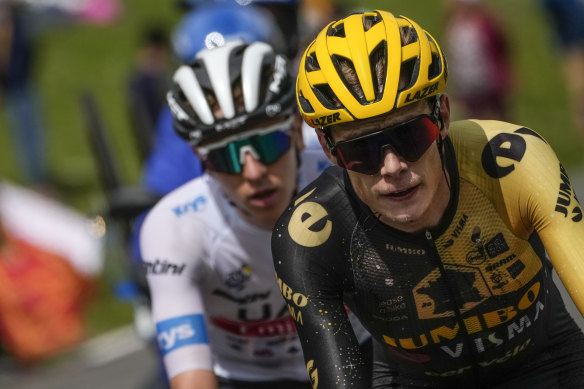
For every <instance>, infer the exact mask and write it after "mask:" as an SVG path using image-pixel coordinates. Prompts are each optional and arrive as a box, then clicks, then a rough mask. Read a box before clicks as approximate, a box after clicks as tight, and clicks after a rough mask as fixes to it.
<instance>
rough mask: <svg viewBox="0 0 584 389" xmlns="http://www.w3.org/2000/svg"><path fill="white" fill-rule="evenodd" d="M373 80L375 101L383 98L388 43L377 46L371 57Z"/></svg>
mask: <svg viewBox="0 0 584 389" xmlns="http://www.w3.org/2000/svg"><path fill="white" fill-rule="evenodd" d="M370 62H371V76H372V77H371V78H372V80H373V83H374V85H375V101H379V100H381V98H382V97H383V89H384V87H385V78H386V75H387V71H386V70H387V69H386V68H387V43H386V42H385V41H383V42H381V43H380V44H379V45H377V47H376V48H374V49H373V51H372V52H371V55H370Z"/></svg>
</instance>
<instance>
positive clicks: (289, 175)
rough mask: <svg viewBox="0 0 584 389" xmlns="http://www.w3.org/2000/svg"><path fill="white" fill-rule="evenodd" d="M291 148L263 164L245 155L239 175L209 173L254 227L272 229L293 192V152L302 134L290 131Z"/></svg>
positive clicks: (294, 168)
mask: <svg viewBox="0 0 584 389" xmlns="http://www.w3.org/2000/svg"><path fill="white" fill-rule="evenodd" d="M290 136H291V138H292V139H291V146H290V148H289V149H288V151H286V152H285V153H284V154H283V155H282V156H281V157H280V158H278V159H277V160H276V161H275V162H273V163H271V164H269V165H266V164H263V163H262V162H260V161H258V160H256V159H255V158H254V156H253V155H252V154H251V153H246V155H245V157H244V164H243V168H242V171H241V173H239V174H226V173H220V172H215V171H209V174H210V175H211V176H212V177H214V178H215V179H216V180H217V181H219V183H220V184H221V187H222V188H223V191H224V193H225V195H226V196H227V197H228V198H229V200H230V201H231V202H232V203H233V204H234V205H235V207H236V209H237V211H238V212H239V214H240V215H241V216H242V217H243V219H244V220H246V221H247V222H249V223H250V224H253V225H255V226H256V227H259V228H262V229H266V230H271V229H272V228H273V227H274V225H275V224H276V221H277V220H278V218H279V217H280V215H281V214H282V213H283V212H284V210H285V209H286V206H287V205H288V203H289V202H290V200H291V199H292V196H293V195H294V192H295V190H296V184H297V176H298V174H297V172H298V161H297V158H296V153H297V151H298V150H300V149H301V148H302V147H303V143H302V136H301V133H300V132H299V131H297V130H290Z"/></svg>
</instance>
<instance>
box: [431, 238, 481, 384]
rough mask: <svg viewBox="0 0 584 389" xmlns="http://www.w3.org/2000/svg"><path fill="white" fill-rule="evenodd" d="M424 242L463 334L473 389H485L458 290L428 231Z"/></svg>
mask: <svg viewBox="0 0 584 389" xmlns="http://www.w3.org/2000/svg"><path fill="white" fill-rule="evenodd" d="M426 240H427V242H428V246H429V249H430V250H429V253H430V259H431V261H434V262H435V264H436V265H437V266H438V270H439V271H440V275H441V276H442V279H443V280H445V282H446V289H447V290H448V295H449V297H450V300H451V301H452V302H453V304H452V305H453V310H454V316H455V318H456V321H457V322H458V326H459V328H460V329H461V330H462V331H463V334H464V336H463V339H464V343H465V347H466V348H467V349H468V350H470V356H471V366H472V372H473V377H474V382H475V385H476V386H475V387H476V388H486V386H484V385H485V384H484V383H483V382H482V380H481V379H480V373H479V369H478V367H479V365H478V360H477V355H476V354H475V351H474V348H473V347H474V345H473V342H472V341H471V339H470V338H469V336H468V333H467V332H466V327H465V325H464V320H463V319H462V313H461V312H460V307H462V305H463V302H462V300H461V298H460V292H459V290H458V287H457V286H456V282H455V281H454V280H452V278H451V276H450V275H449V274H448V273H447V272H446V269H445V268H444V263H442V259H441V258H440V253H438V249H437V248H436V243H435V242H434V237H433V236H432V233H431V232H430V231H429V230H426Z"/></svg>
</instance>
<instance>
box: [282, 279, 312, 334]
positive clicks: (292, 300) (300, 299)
mask: <svg viewBox="0 0 584 389" xmlns="http://www.w3.org/2000/svg"><path fill="white" fill-rule="evenodd" d="M276 278H277V279H278V287H279V288H280V292H282V296H284V299H286V302H287V304H288V311H290V315H291V316H292V318H293V319H294V320H295V321H296V322H297V323H300V324H304V320H303V319H302V312H301V311H300V310H297V308H302V307H305V306H306V305H307V304H308V298H307V297H306V296H305V295H303V294H302V293H298V292H296V293H294V291H293V290H292V288H291V287H290V286H288V284H286V283H285V282H284V281H282V279H281V278H280V277H278V274H276Z"/></svg>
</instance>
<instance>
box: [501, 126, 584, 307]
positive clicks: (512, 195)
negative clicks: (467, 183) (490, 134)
mask: <svg viewBox="0 0 584 389" xmlns="http://www.w3.org/2000/svg"><path fill="white" fill-rule="evenodd" d="M521 131H522V133H521V134H520V135H516V136H521V137H522V139H523V140H524V142H525V145H524V146H523V147H521V148H518V150H520V151H522V154H521V155H519V154H518V155H517V156H516V157H515V161H516V163H515V161H514V163H513V164H511V165H508V168H507V171H509V173H508V174H507V175H506V176H504V177H501V188H502V190H503V192H504V193H503V194H504V198H505V203H506V206H507V212H508V214H509V215H510V219H511V220H512V222H511V224H512V225H513V224H514V223H513V220H515V221H516V222H517V221H519V220H520V223H516V224H517V225H519V224H521V225H522V229H523V228H524V229H525V230H526V231H528V232H529V231H536V232H537V233H538V235H539V236H540V238H541V240H542V242H543V245H544V247H545V249H546V251H547V253H548V255H549V257H550V259H551V261H552V264H553V265H554V268H555V269H556V271H557V273H558V275H559V276H560V279H561V280H562V282H563V283H564V285H565V287H566V289H567V290H568V292H569V293H570V296H571V297H572V299H573V300H574V302H575V304H576V306H577V307H578V309H579V310H580V312H581V313H582V314H584V288H583V287H582V285H584V220H583V215H582V207H581V206H580V204H579V202H578V200H577V198H576V194H575V192H574V188H573V187H572V185H571V184H570V180H569V178H568V174H567V172H566V170H565V169H564V167H563V166H562V165H561V163H560V162H559V160H558V159H557V157H556V155H555V153H554V152H553V150H552V149H551V147H550V146H549V145H548V144H547V143H546V142H545V141H544V140H543V139H542V138H541V137H539V136H538V135H537V134H536V133H534V132H532V131H530V130H528V129H521ZM513 135H514V134H513ZM500 163H501V164H502V163H503V161H501V162H500ZM507 163H508V162H507ZM509 167H511V168H512V169H510V168H509Z"/></svg>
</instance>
